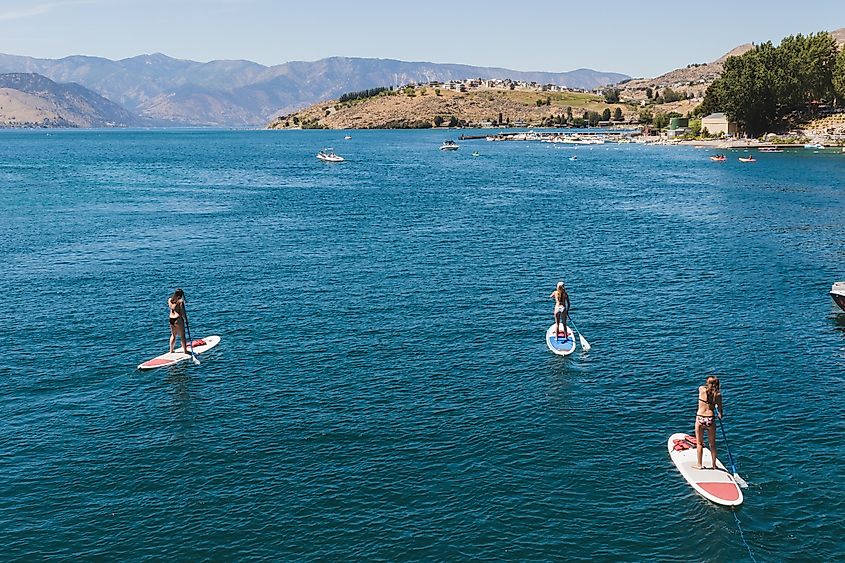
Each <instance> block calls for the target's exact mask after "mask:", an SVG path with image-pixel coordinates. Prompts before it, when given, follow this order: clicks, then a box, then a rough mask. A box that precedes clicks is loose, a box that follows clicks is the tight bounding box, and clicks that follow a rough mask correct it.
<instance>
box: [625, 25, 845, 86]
mask: <svg viewBox="0 0 845 563" xmlns="http://www.w3.org/2000/svg"><path fill="white" fill-rule="evenodd" d="M829 33H830V35H831V36H832V37H833V39H834V40H835V41H836V43H837V44H838V45H839V47H840V49H841V48H842V47H843V46H845V27H843V28H841V29H837V30H835V31H831V32H829ZM753 48H754V45H752V44H751V43H745V44H743V45H739V46H737V47H734V48H733V49H731V50H730V51H728V52H727V53H725V54H724V55H722V56H721V57H719V58H718V59H716V60H715V61H712V62H709V63H705V64H693V65H689V66H687V67H686V68H678V69H675V70H672V71H669V72H667V73H665V74H662V75H660V76H657V77H655V78H638V79H635V80H629V81H627V82H625V83H624V84H623V85H622V95H623V97H624V98H625V99H627V100H643V99H645V98H646V94H645V90H646V88H651V89H652V90H662V89H664V88H672V89H673V90H683V91H685V92H689V93H690V94H692V95H694V96H702V95H703V94H704V91H705V90H706V89H707V87H708V86H709V85H710V84H712V83H713V81H714V80H716V79H717V78H719V76H721V75H722V70H724V66H725V61H726V60H727V59H728V57H734V56H740V55H742V54H744V53H746V52H748V51H750V50H751V49H753Z"/></svg>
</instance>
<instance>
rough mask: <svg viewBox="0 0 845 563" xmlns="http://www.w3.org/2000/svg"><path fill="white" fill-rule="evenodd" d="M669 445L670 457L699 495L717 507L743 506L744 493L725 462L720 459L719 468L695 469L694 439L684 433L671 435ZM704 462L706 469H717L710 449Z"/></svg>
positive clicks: (704, 456)
mask: <svg viewBox="0 0 845 563" xmlns="http://www.w3.org/2000/svg"><path fill="white" fill-rule="evenodd" d="M668 445H669V457H671V458H672V462H673V463H674V464H675V467H677V468H678V471H680V472H681V475H683V476H684V479H686V480H687V483H689V484H690V485H692V488H693V489H695V492H697V493H698V494H700V495H701V496H703V497H704V498H706V499H707V500H709V501H712V502H715V503H716V504H721V505H724V506H739V505H740V504H742V490H741V489H740V488H739V485H737V483H736V481H734V478H733V476H732V475H731V474H730V473H728V470H727V469H725V466H724V465H722V462H721V461H719V460H716V469H694V468H693V467H692V466H693V465H695V464H696V462H697V460H696V453H695V438H694V437H692V436H690V435H689V434H684V433H677V434H672V435H671V436H669V443H668ZM701 461H702V465H703V466H704V467H712V466H713V463H712V458H711V457H710V450H709V449H707V448H704V453H703V454H702V456H701Z"/></svg>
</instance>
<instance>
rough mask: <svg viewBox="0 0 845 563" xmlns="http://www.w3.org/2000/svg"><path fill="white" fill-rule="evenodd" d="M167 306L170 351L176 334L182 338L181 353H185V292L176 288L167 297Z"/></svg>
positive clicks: (186, 317)
mask: <svg viewBox="0 0 845 563" xmlns="http://www.w3.org/2000/svg"><path fill="white" fill-rule="evenodd" d="M167 307H168V308H169V309H170V353H171V354H172V353H173V347H174V346H176V337H177V336H178V337H179V338H181V339H182V353H183V354H187V353H188V340H187V338H185V322H186V321H187V320H188V315H187V313H186V312H185V292H184V291H182V290H181V289H178V288H177V289H176V291H174V292H173V295H171V296H170V297H169V298H168V299H167Z"/></svg>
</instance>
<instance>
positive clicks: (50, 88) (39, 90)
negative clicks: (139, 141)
mask: <svg viewBox="0 0 845 563" xmlns="http://www.w3.org/2000/svg"><path fill="white" fill-rule="evenodd" d="M139 124H140V120H139V119H138V118H137V117H136V116H135V115H133V114H132V113H130V112H129V111H127V110H126V109H125V108H123V107H121V106H119V105H118V104H115V103H114V102H112V101H110V100H108V99H106V98H104V97H103V96H100V95H99V94H97V93H96V92H92V91H91V90H89V89H87V88H85V87H83V86H80V85H79V84H73V83H71V84H58V83H56V82H53V81H52V80H50V79H49V78H46V77H44V76H41V75H40V74H34V73H9V74H0V127H33V126H42V127H127V126H132V125H139Z"/></svg>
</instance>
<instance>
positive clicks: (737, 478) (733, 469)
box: [716, 408, 748, 489]
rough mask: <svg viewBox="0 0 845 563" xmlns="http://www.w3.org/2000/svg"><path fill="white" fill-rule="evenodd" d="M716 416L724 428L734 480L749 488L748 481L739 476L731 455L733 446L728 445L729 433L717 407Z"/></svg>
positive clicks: (723, 436)
mask: <svg viewBox="0 0 845 563" xmlns="http://www.w3.org/2000/svg"><path fill="white" fill-rule="evenodd" d="M716 418H717V419H718V420H719V428H721V429H722V438H724V439H725V449H726V450H728V459H729V460H730V461H731V471H733V477H734V481H736V484H737V485H739V486H740V487H742V488H743V489H747V488H748V483H746V482H745V479H743V478H742V477H740V476H739V473H737V471H736V464H735V463H734V456H732V455H731V447H730V445H728V435H727V434H725V427H724V426H723V425H722V417H720V416H719V410H718V408H717V409H716Z"/></svg>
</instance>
